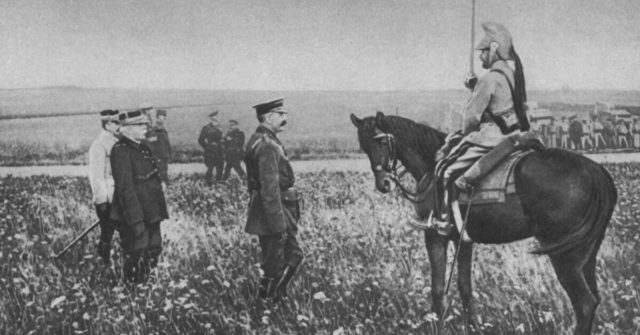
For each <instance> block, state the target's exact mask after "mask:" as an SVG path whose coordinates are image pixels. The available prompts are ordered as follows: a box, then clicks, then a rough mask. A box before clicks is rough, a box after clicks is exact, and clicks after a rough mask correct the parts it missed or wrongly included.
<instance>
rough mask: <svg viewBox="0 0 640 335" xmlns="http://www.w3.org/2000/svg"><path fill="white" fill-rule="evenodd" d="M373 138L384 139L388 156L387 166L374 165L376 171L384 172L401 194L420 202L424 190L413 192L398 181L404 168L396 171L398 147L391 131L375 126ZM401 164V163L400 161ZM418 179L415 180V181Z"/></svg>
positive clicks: (410, 199)
mask: <svg viewBox="0 0 640 335" xmlns="http://www.w3.org/2000/svg"><path fill="white" fill-rule="evenodd" d="M373 139H374V140H376V141H381V140H384V141H386V144H387V147H388V148H389V158H388V159H387V166H385V167H383V166H382V165H381V164H378V165H376V166H375V167H374V169H375V171H376V172H385V173H386V174H387V175H388V176H389V178H390V179H391V180H392V181H393V182H394V183H395V184H396V186H398V189H400V191H401V193H402V196H403V197H404V198H405V199H407V200H409V201H411V202H414V203H417V202H420V199H419V196H420V194H421V193H422V191H424V190H416V191H415V192H413V191H410V190H409V189H407V188H406V187H405V186H404V185H402V183H401V182H400V178H402V176H403V175H404V174H405V173H406V170H405V171H404V172H402V173H398V149H397V148H396V144H397V142H396V139H395V137H394V136H393V134H391V133H386V132H383V131H382V130H380V129H377V128H376V134H375V135H374V136H373ZM401 164H402V163H401ZM417 182H418V181H416V183H417Z"/></svg>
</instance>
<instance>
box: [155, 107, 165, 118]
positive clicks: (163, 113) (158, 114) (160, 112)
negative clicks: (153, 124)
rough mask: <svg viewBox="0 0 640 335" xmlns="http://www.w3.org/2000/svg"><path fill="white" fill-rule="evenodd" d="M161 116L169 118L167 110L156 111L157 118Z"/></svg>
mask: <svg viewBox="0 0 640 335" xmlns="http://www.w3.org/2000/svg"><path fill="white" fill-rule="evenodd" d="M161 115H162V116H167V111H166V110H164V109H158V110H157V111H156V116H161Z"/></svg>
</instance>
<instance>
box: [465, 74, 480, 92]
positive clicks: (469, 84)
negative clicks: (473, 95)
mask: <svg viewBox="0 0 640 335" xmlns="http://www.w3.org/2000/svg"><path fill="white" fill-rule="evenodd" d="M477 83H478V77H476V75H475V74H473V73H469V74H467V75H466V76H465V77H464V86H465V87H466V88H468V89H469V90H471V91H473V88H474V87H476V84H477Z"/></svg>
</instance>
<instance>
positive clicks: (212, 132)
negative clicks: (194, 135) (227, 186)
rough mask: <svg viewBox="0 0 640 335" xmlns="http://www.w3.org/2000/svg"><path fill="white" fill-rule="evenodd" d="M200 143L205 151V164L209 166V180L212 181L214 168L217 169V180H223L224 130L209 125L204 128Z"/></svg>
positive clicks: (199, 138)
mask: <svg viewBox="0 0 640 335" xmlns="http://www.w3.org/2000/svg"><path fill="white" fill-rule="evenodd" d="M198 143H199V144H200V146H201V147H202V148H203V149H204V164H205V165H206V166H207V180H210V179H211V174H212V172H213V168H214V167H215V168H216V179H222V168H223V166H224V152H223V151H222V130H220V128H218V127H217V126H215V125H213V124H211V123H209V124H207V125H206V126H204V127H202V130H201V131H200V136H198Z"/></svg>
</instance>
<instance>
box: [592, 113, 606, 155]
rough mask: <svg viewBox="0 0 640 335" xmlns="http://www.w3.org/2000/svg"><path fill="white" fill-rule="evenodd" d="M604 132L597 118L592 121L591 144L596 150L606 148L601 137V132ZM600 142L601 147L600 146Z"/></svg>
mask: <svg viewBox="0 0 640 335" xmlns="http://www.w3.org/2000/svg"><path fill="white" fill-rule="evenodd" d="M603 131H604V126H603V125H602V123H600V120H598V119H597V118H595V119H593V142H594V145H595V147H596V150H599V149H601V148H602V149H604V148H606V146H607V142H606V141H605V140H604V137H603V136H602V132H603ZM600 142H602V145H600Z"/></svg>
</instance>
